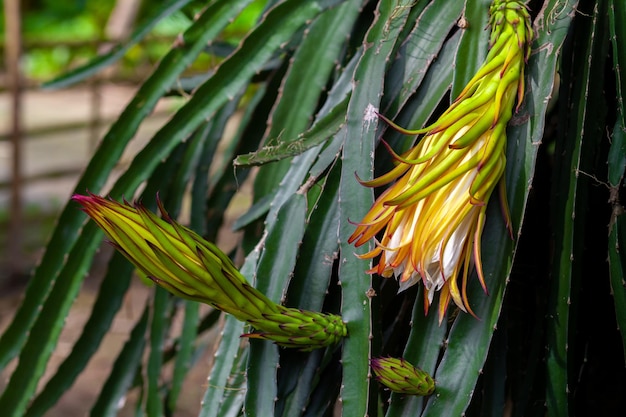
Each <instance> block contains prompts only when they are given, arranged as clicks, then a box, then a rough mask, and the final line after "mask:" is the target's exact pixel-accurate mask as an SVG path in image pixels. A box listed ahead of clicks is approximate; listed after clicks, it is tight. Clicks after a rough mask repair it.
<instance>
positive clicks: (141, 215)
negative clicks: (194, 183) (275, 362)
mask: <svg viewBox="0 0 626 417" xmlns="http://www.w3.org/2000/svg"><path fill="white" fill-rule="evenodd" d="M72 199H73V200H74V201H76V202H78V203H80V204H81V205H82V208H83V211H85V212H86V213H87V214H88V215H89V217H91V218H92V219H93V220H94V221H95V222H96V224H97V225H98V226H99V227H100V228H101V229H103V230H104V232H105V233H106V235H107V236H108V238H109V239H110V242H111V244H112V245H113V246H114V247H115V248H116V249H117V250H119V251H120V252H121V253H122V254H123V255H124V256H125V257H126V258H127V259H128V260H129V261H130V262H132V263H133V264H134V265H135V266H136V267H137V268H138V269H139V270H140V271H141V272H142V273H143V274H145V276H146V277H148V278H149V279H151V280H152V281H154V282H155V283H156V284H158V285H160V286H161V287H163V288H165V289H166V290H168V291H169V292H171V293H172V294H174V295H177V296H179V297H182V298H186V299H189V300H194V301H199V302H202V303H205V304H209V305H211V306H213V307H215V308H217V309H219V310H221V311H224V312H226V313H229V314H232V315H233V316H234V317H235V318H237V319H238V320H241V321H246V322H248V323H250V324H251V325H252V326H253V327H254V328H255V329H257V330H258V331H259V333H250V334H246V335H245V336H248V337H256V338H262V339H268V340H272V341H274V342H276V343H277V344H278V345H281V346H285V347H295V348H299V349H302V350H312V349H316V348H320V347H324V346H329V345H332V344H335V343H337V342H338V341H339V340H341V338H342V337H345V336H346V335H347V330H346V326H345V324H344V323H343V322H342V321H341V318H340V317H339V316H335V315H328V314H322V313H317V312H312V311H301V310H296V309H289V308H286V307H283V306H281V305H278V304H276V303H274V302H272V301H271V300H270V299H269V298H267V297H266V296H265V295H264V294H262V293H261V292H260V291H258V290H257V289H256V288H254V287H253V286H251V285H250V284H249V283H248V282H247V281H246V279H245V277H244V276H243V275H241V273H240V272H239V271H238V270H237V268H236V267H235V266H234V265H233V263H232V261H231V260H230V258H228V256H226V254H224V253H223V252H222V251H221V250H220V249H219V248H218V247H217V246H215V245H214V244H212V243H210V242H207V241H206V240H205V239H203V238H202V237H201V236H199V235H198V234H196V233H195V232H193V231H192V230H190V229H188V228H186V227H184V226H182V225H181V224H179V223H177V222H176V221H174V220H173V219H172V218H171V217H170V216H169V215H168V214H167V212H166V211H165V209H164V208H163V206H162V205H161V202H160V201H159V202H158V204H159V209H160V211H161V216H162V218H159V217H157V216H156V215H155V214H154V213H152V212H150V211H149V210H147V209H146V208H145V207H144V206H142V205H141V204H135V205H133V206H131V205H130V204H128V203H126V202H125V203H124V204H120V203H118V202H116V201H113V200H109V199H105V198H102V197H100V196H97V195H93V194H90V195H88V196H83V195H74V196H73V197H72Z"/></svg>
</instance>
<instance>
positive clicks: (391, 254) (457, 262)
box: [349, 0, 532, 322]
mask: <svg viewBox="0 0 626 417" xmlns="http://www.w3.org/2000/svg"><path fill="white" fill-rule="evenodd" d="M490 13H491V17H490V23H491V27H492V30H491V37H490V50H489V53H488V55H487V58H486V60H485V62H484V63H483V65H482V66H481V68H480V69H479V70H478V72H477V73H476V74H475V75H474V77H473V78H472V79H471V80H470V82H469V83H468V84H467V86H466V87H465V88H464V89H463V91H462V92H461V93H460V95H459V97H458V98H457V99H456V100H455V101H454V102H453V103H452V104H451V106H450V107H449V108H448V109H447V110H446V111H445V112H444V113H443V114H442V115H441V117H439V119H438V120H437V121H436V122H435V123H433V124H432V125H430V126H427V127H425V128H423V129H419V130H406V129H403V128H401V127H399V126H397V125H395V124H394V123H393V122H391V121H390V120H388V119H386V118H385V117H383V116H381V117H382V118H383V119H385V120H386V121H387V122H388V123H390V124H391V125H392V126H393V127H395V128H396V129H398V130H399V131H401V132H403V133H406V134H413V135H414V134H424V137H423V138H422V140H421V141H420V142H419V143H418V144H417V145H416V146H415V147H413V148H412V149H410V150H409V151H408V152H406V153H405V154H403V155H396V154H394V157H395V159H396V161H397V165H396V167H395V168H394V169H392V170H391V171H390V172H388V173H387V174H384V175H382V176H381V177H379V178H376V179H374V180H371V181H362V183H363V184H364V185H366V186H369V187H378V186H382V185H387V184H391V185H390V186H389V187H388V188H387V189H386V190H385V191H384V192H383V193H382V194H381V195H380V196H379V197H378V198H377V200H376V201H375V202H374V204H373V206H372V207H371V209H370V210H369V212H368V213H367V214H366V215H365V217H364V218H363V219H362V220H361V222H360V223H358V224H357V227H356V230H355V231H354V233H353V234H352V236H351V237H350V238H349V242H351V243H354V244H355V245H356V246H360V245H363V244H364V243H366V242H367V241H369V240H370V239H372V238H374V237H375V236H376V235H377V234H378V233H379V232H380V231H382V230H383V229H384V232H383V234H382V238H381V239H380V240H379V241H377V242H376V246H375V248H374V249H373V250H372V251H370V252H368V253H366V254H364V255H361V257H363V258H375V257H377V256H380V259H379V261H378V264H377V265H375V266H374V268H373V269H372V270H371V271H370V272H374V273H378V274H380V275H382V276H384V277H391V276H392V275H395V276H396V278H397V279H398V281H399V284H400V291H402V290H404V289H406V288H408V287H410V286H412V285H415V284H417V283H419V282H422V283H423V284H424V288H425V290H424V295H425V301H426V302H425V303H424V304H425V306H426V312H427V311H428V307H429V305H430V304H431V303H432V301H433V296H434V293H435V292H436V291H440V293H441V294H440V300H439V320H440V322H441V320H442V319H443V316H444V315H445V312H446V309H447V307H448V305H449V303H450V300H453V301H454V303H455V304H456V305H457V306H458V307H459V308H460V309H461V310H463V311H466V312H470V313H471V314H473V312H472V310H471V307H470V305H469V302H468V299H467V293H466V287H467V277H468V275H469V270H470V266H471V264H472V261H473V263H474V265H475V266H476V270H477V274H478V277H479V280H480V283H481V285H482V287H483V289H484V290H485V291H487V288H486V285H485V279H484V274H483V271H482V264H481V247H480V238H481V234H482V230H483V226H484V224H485V211H486V206H487V202H488V200H489V197H490V196H491V193H492V192H493V190H494V188H495V187H496V185H497V184H498V183H500V184H501V191H502V192H501V193H500V195H501V198H502V203H503V207H504V213H505V217H506V221H507V226H508V227H509V231H510V221H509V217H508V207H507V204H506V200H505V199H506V196H505V193H504V182H503V180H502V176H503V173H504V168H505V163H506V156H505V145H506V124H507V122H508V121H509V119H510V118H511V115H512V112H513V107H514V106H515V97H516V95H517V106H519V104H520V103H521V101H522V99H523V93H524V81H523V79H524V75H523V74H524V64H525V61H526V59H527V58H528V54H529V43H530V40H531V38H532V28H531V26H530V16H529V14H528V11H527V9H526V7H525V6H524V4H523V3H522V2H520V1H507V0H502V1H498V0H496V1H495V2H494V3H493V4H492V6H491V8H490ZM459 277H461V278H460V279H459ZM459 281H460V282H459Z"/></svg>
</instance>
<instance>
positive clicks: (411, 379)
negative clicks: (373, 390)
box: [370, 358, 435, 395]
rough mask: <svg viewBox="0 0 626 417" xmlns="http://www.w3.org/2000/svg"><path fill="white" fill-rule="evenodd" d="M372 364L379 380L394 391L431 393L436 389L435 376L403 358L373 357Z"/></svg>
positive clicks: (417, 393)
mask: <svg viewBox="0 0 626 417" xmlns="http://www.w3.org/2000/svg"><path fill="white" fill-rule="evenodd" d="M370 364H371V366H372V371H374V375H376V379H377V380H378V382H380V383H381V384H383V385H384V386H386V387H387V388H389V389H390V390H392V391H394V392H398V393H401V394H409V395H430V394H432V393H433V391H434V390H435V381H434V380H433V378H432V377H431V376H430V375H429V374H428V373H426V372H424V371H423V370H421V369H420V368H417V367H415V366H413V365H412V364H411V363H409V362H408V361H406V360H405V359H403V358H372V360H371V361H370Z"/></svg>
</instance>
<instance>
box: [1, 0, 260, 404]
mask: <svg viewBox="0 0 626 417" xmlns="http://www.w3.org/2000/svg"><path fill="white" fill-rule="evenodd" d="M257 3H259V7H249V8H248V9H246V12H245V13H243V14H242V16H241V17H240V18H239V19H238V20H237V21H235V22H233V24H231V26H230V27H229V29H228V30H227V31H226V32H225V36H226V39H224V41H225V42H228V43H229V44H231V45H236V44H237V43H238V42H239V40H240V39H241V37H242V36H243V34H244V33H245V32H246V31H247V30H248V29H249V28H250V27H251V26H252V25H253V24H254V22H255V21H256V19H257V18H258V15H259V13H260V11H261V7H262V2H257ZM157 4H160V3H158V2H155V1H151V0H100V1H88V0H26V1H20V0H4V2H3V7H2V9H0V14H1V18H0V40H1V42H0V60H1V65H0V67H1V70H0V71H1V72H0V333H1V332H2V331H3V330H4V329H5V328H6V327H7V325H8V324H9V323H10V322H11V320H12V318H13V316H14V313H15V309H16V308H17V306H18V305H19V303H20V300H21V298H22V295H23V291H24V289H25V287H26V284H27V281H28V277H29V274H30V272H31V271H32V269H33V268H34V267H35V265H36V264H37V262H38V259H39V258H40V256H41V254H42V251H43V248H44V247H45V245H46V242H47V239H48V237H49V235H50V233H51V232H52V229H53V228H54V224H55V219H56V217H57V215H58V213H59V211H60V210H61V209H62V208H63V206H64V205H65V204H66V202H67V200H68V199H69V197H70V196H71V194H72V192H73V190H74V187H75V184H76V181H77V178H78V177H79V175H80V174H81V173H82V171H83V169H84V168H85V166H86V164H87V163H88V162H89V160H90V158H91V155H92V153H93V151H94V149H95V148H96V147H97V146H98V142H99V140H100V139H101V137H102V135H103V134H104V133H105V132H106V131H107V129H108V127H109V126H110V125H111V123H113V121H115V119H116V117H117V116H118V115H119V113H120V112H121V110H122V109H123V108H124V107H125V106H126V105H127V103H128V102H129V101H130V99H131V98H132V97H133V95H134V93H135V91H136V89H137V88H138V86H139V85H141V83H142V81H144V79H145V78H146V77H147V75H148V74H149V73H150V72H151V71H152V68H153V66H154V65H155V63H156V62H158V60H159V59H160V58H161V57H162V55H163V54H165V53H166V52H167V51H168V50H169V48H170V47H171V45H172V43H173V42H175V40H176V37H177V35H178V34H179V33H181V32H182V31H183V30H184V29H185V28H187V27H188V26H189V23H190V21H189V19H188V18H187V17H186V16H185V15H184V14H182V13H174V14H172V15H170V16H168V17H166V18H165V19H162V20H161V21H160V22H159V23H158V24H157V25H156V26H155V27H154V28H152V29H151V31H150V34H149V35H148V36H145V37H144V38H143V39H142V40H141V41H139V42H138V43H137V44H135V45H134V46H132V47H131V48H130V49H129V50H128V51H127V52H126V53H125V54H124V56H123V57H122V58H121V59H119V60H118V61H116V62H115V63H114V64H113V65H110V66H108V67H106V68H105V69H104V70H102V71H99V72H98V73H97V74H96V75H94V76H92V77H91V78H90V79H88V80H87V81H81V82H79V83H76V84H73V85H69V86H67V87H63V88H54V89H51V88H45V83H46V82H47V81H50V80H53V79H55V78H57V77H59V76H62V75H63V74H65V73H67V72H68V71H69V70H71V69H72V68H76V67H78V66H80V65H82V64H85V63H87V62H89V61H90V60H93V59H94V58H95V57H97V56H98V55H99V54H103V53H105V52H107V51H109V50H111V48H114V47H115V46H116V45H119V44H124V42H126V41H127V40H128V38H129V36H131V34H132V33H133V31H135V30H136V29H137V27H139V25H141V23H142V17H144V16H145V15H146V14H148V13H149V11H150V9H151V8H152V7H154V6H156V5H157ZM217 60H218V58H215V59H213V58H211V57H208V56H207V55H204V56H203V57H201V58H200V59H198V60H197V61H196V62H195V63H194V66H193V67H192V68H191V70H192V71H194V72H195V73H197V74H202V73H206V72H207V71H209V70H210V69H211V68H212V67H213V66H215V64H216V63H217V62H218V61H217ZM182 100H183V99H181V97H179V96H177V97H165V98H163V99H161V101H160V103H159V105H158V106H157V107H156V109H155V111H153V113H152V114H151V116H150V117H148V118H147V119H146V120H145V122H144V123H143V124H142V126H141V128H140V130H139V132H138V134H137V135H136V136H135V138H134V140H133V144H131V146H129V149H128V150H127V152H126V154H125V155H124V157H122V158H121V160H120V161H119V163H118V168H119V169H120V172H121V171H123V168H124V167H125V166H126V165H127V164H128V163H129V162H130V160H131V159H132V156H133V152H134V151H135V150H137V149H141V148H142V147H143V145H144V144H145V141H146V140H148V139H149V138H150V137H151V136H152V135H153V134H154V132H155V131H157V130H158V128H159V127H161V126H162V124H163V123H164V122H165V121H166V120H167V118H168V116H169V115H171V114H172V113H173V111H175V110H176V109H177V108H178V106H179V105H180V103H181V101H182ZM114 179H115V176H113V177H112V178H110V181H113V180H114ZM77 215H81V214H80V213H77ZM225 239H228V237H226V238H225ZM105 250H106V249H105ZM100 279H101V276H99V274H98V271H97V268H95V269H94V270H93V271H92V273H91V274H90V276H89V277H88V279H86V280H85V282H84V285H83V289H82V291H81V294H80V296H79V297H78V299H77V300H76V302H75V303H74V305H73V307H72V311H71V313H70V316H69V317H68V318H67V325H66V328H65V330H64V331H63V334H62V336H61V339H60V341H59V344H58V347H57V349H56V351H55V353H54V354H53V357H52V360H51V364H50V365H51V366H49V371H48V373H49V374H53V372H54V371H55V369H56V367H57V365H58V364H59V363H61V361H62V360H63V359H64V358H65V357H66V356H67V355H68V354H69V350H70V348H71V346H72V345H73V343H74V341H75V340H76V338H77V337H78V336H79V334H80V332H81V330H82V326H83V325H84V322H85V321H86V319H87V317H88V313H89V311H90V310H91V307H92V305H93V300H94V293H95V292H96V291H97V289H98V286H99V283H100ZM147 296H148V289H147V288H146V287H144V286H143V285H142V284H141V283H139V282H136V283H134V290H133V291H131V292H129V297H127V299H126V300H125V303H124V304H125V307H124V308H122V310H121V312H122V313H121V314H118V317H116V319H115V321H114V324H113V329H112V331H111V332H110V334H109V335H108V336H107V340H105V342H104V343H105V344H104V345H103V346H102V348H101V349H100V351H99V353H98V354H97V355H96V357H95V358H94V360H92V361H91V363H90V365H89V368H88V370H87V372H85V374H84V375H82V376H81V380H79V382H78V383H77V384H75V386H74V388H72V390H71V391H70V392H69V393H67V394H66V395H65V396H64V397H63V398H62V400H61V401H60V402H59V404H57V406H55V408H54V410H53V411H52V414H50V415H58V416H74V415H85V414H86V413H87V412H88V410H89V407H90V406H91V404H92V403H93V400H94V399H95V398H96V396H97V392H93V390H94V387H98V386H99V384H89V380H90V379H93V378H95V379H97V380H102V379H103V378H105V377H106V375H107V374H108V373H109V372H110V368H111V366H112V361H113V360H114V358H115V357H116V356H117V353H118V352H119V350H120V349H121V346H122V344H123V342H124V340H125V339H126V338H127V334H128V332H129V331H130V329H131V328H132V325H133V324H134V323H135V322H136V320H137V318H138V316H139V315H141V307H137V308H134V307H133V306H137V305H139V306H141V305H143V303H144V300H145V297H147ZM207 360H208V359H207ZM13 369H14V364H13V365H12V366H9V367H7V368H6V369H4V370H3V371H2V373H0V388H2V387H4V386H5V384H6V383H7V378H8V376H10V375H11V372H12V370H13ZM197 373H198V377H197V378H190V380H192V381H195V382H192V383H191V384H190V386H189V389H188V390H186V391H185V393H183V394H182V395H183V396H185V395H187V401H185V399H183V398H181V405H182V404H183V403H185V402H188V403H189V415H196V414H197V407H198V406H199V401H200V398H201V396H202V393H203V392H204V390H205V386H203V385H202V384H203V383H205V381H204V378H206V369H205V368H201V369H198V372H197ZM43 379H44V381H45V380H46V379H47V378H46V377H44V378H43ZM129 408H130V407H129ZM181 412H183V413H184V412H185V410H184V408H183V409H182V411H181ZM121 415H123V414H121Z"/></svg>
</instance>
